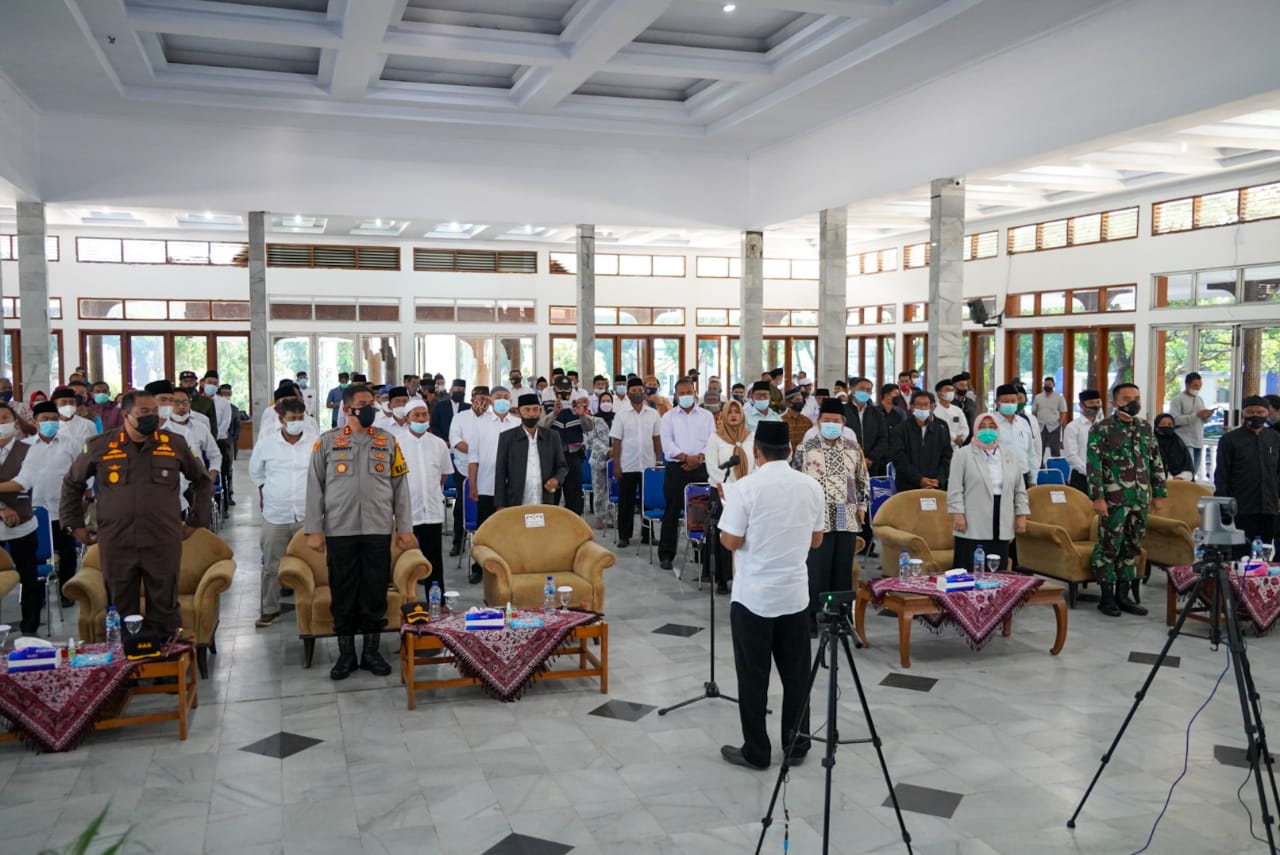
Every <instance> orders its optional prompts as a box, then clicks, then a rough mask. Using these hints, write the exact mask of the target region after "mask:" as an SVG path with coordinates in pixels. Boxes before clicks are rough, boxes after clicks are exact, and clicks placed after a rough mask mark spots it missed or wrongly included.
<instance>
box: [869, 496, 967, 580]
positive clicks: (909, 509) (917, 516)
mask: <svg viewBox="0 0 1280 855" xmlns="http://www.w3.org/2000/svg"><path fill="white" fill-rule="evenodd" d="M922 499H933V502H934V510H931V511H925V510H921V509H920V504H921V500H922ZM871 524H872V529H871V531H872V533H873V534H874V535H875V536H876V537H878V538H880V573H881V575H882V576H897V575H898V556H899V555H900V554H901V553H902V550H904V549H905V550H907V552H908V553H909V554H910V555H911V557H912V558H919V559H920V560H921V561H923V562H924V568H923V569H924V572H925V573H927V574H930V575H933V574H937V573H945V572H946V571H948V570H950V569H951V567H952V564H953V563H954V559H955V547H956V542H955V537H954V536H953V535H952V528H951V526H952V520H951V514H949V513H947V493H946V491H945V490H906V491H904V492H901V493H895V494H894V495H892V496H890V497H889V498H888V500H886V501H885V503H884V504H883V505H881V506H880V510H879V511H877V512H876V517H875V519H874V520H872V521H871Z"/></svg>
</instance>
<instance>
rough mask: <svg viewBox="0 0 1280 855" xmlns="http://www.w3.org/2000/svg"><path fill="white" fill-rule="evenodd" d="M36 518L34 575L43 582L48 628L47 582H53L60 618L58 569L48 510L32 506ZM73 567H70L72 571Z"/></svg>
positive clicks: (50, 609) (50, 614)
mask: <svg viewBox="0 0 1280 855" xmlns="http://www.w3.org/2000/svg"><path fill="white" fill-rule="evenodd" d="M32 513H33V514H34V516H35V518H36V562H37V563H36V577H37V578H39V579H40V581H41V582H43V583H44V605H45V609H46V612H47V614H48V617H47V621H48V623H49V629H50V630H52V629H53V600H52V599H50V595H49V583H51V582H52V583H53V596H54V597H55V598H56V599H57V600H58V620H59V622H61V620H62V595H61V593H60V592H59V589H60V588H61V586H60V585H59V584H58V570H57V568H56V567H54V565H53V526H52V524H51V523H50V520H49V512H48V511H47V510H45V509H44V508H34V509H32ZM74 569H75V568H72V571H73V572H74Z"/></svg>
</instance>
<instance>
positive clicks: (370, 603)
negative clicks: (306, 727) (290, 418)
mask: <svg viewBox="0 0 1280 855" xmlns="http://www.w3.org/2000/svg"><path fill="white" fill-rule="evenodd" d="M342 403H343V408H344V410H345V411H346V414H347V423H346V425H344V426H343V427H340V428H335V429H333V430H331V431H327V432H326V433H324V434H323V435H322V436H321V437H320V439H319V440H317V441H316V443H315V445H314V446H312V449H311V469H310V471H309V473H308V475H307V511H306V520H305V522H304V523H303V529H302V530H303V531H304V532H306V534H307V545H308V546H309V547H311V548H312V549H314V550H315V551H317V552H320V553H325V554H326V559H327V560H326V564H327V565H328V568H329V591H330V593H331V599H330V601H329V610H330V612H331V613H332V614H333V632H334V634H335V635H337V636H338V661H337V662H335V663H334V665H333V668H332V669H331V670H330V671H329V677H330V679H333V680H345V679H346V678H347V677H349V676H351V674H352V672H354V671H355V670H356V667H357V663H356V646H355V645H356V640H355V634H356V633H357V632H360V633H363V635H364V650H363V652H362V654H361V657H360V661H359V666H358V667H360V668H362V669H364V670H366V671H369V672H371V673H373V674H375V675H377V676H380V677H382V676H386V675H387V674H390V673H391V666H390V665H388V664H387V661H386V660H385V659H383V658H382V653H381V652H380V651H379V650H378V637H379V634H380V633H381V632H382V628H383V627H384V626H385V625H386V622H387V621H386V613H387V586H388V585H389V584H390V583H391V534H392V532H396V533H397V540H398V542H399V545H400V548H401V549H416V548H417V547H418V541H417V538H415V537H414V534H413V508H412V507H411V504H410V499H409V482H408V479H406V478H405V477H404V476H405V474H406V473H408V471H409V467H408V466H407V465H406V464H405V462H404V456H403V455H402V454H401V452H400V446H399V445H398V444H397V443H396V440H395V437H394V436H392V435H391V434H390V433H388V432H386V431H382V430H378V429H377V428H375V427H374V426H373V420H374V416H375V412H376V407H375V406H374V403H373V392H372V390H370V389H369V387H368V386H365V385H363V384H352V385H350V386H348V387H347V388H345V389H343V390H342Z"/></svg>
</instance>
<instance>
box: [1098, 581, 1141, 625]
mask: <svg viewBox="0 0 1280 855" xmlns="http://www.w3.org/2000/svg"><path fill="white" fill-rule="evenodd" d="M1098 587H1099V588H1101V589H1102V599H1100V600H1099V601H1098V611H1100V612H1102V613H1103V614H1104V615H1106V616H1107V617H1120V606H1119V605H1118V604H1117V603H1116V586H1115V584H1114V583H1109V582H1103V583H1101V584H1100V585H1098ZM1143 611H1146V610H1145V609H1143Z"/></svg>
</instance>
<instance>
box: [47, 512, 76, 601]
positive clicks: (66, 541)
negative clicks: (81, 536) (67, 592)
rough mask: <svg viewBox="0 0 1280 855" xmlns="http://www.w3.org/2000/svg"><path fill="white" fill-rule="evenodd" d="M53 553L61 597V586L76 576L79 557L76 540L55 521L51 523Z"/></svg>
mask: <svg viewBox="0 0 1280 855" xmlns="http://www.w3.org/2000/svg"><path fill="white" fill-rule="evenodd" d="M53 551H54V554H56V555H57V556H58V594H59V596H61V594H62V586H63V585H65V584H67V580H68V579H70V578H71V577H72V576H74V575H76V564H77V562H78V561H79V558H80V555H79V551H78V550H77V549H76V539H75V538H74V537H73V536H71V535H69V534H67V533H66V532H65V531H63V530H62V526H61V525H60V524H59V523H58V521H57V520H54V521H53Z"/></svg>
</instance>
